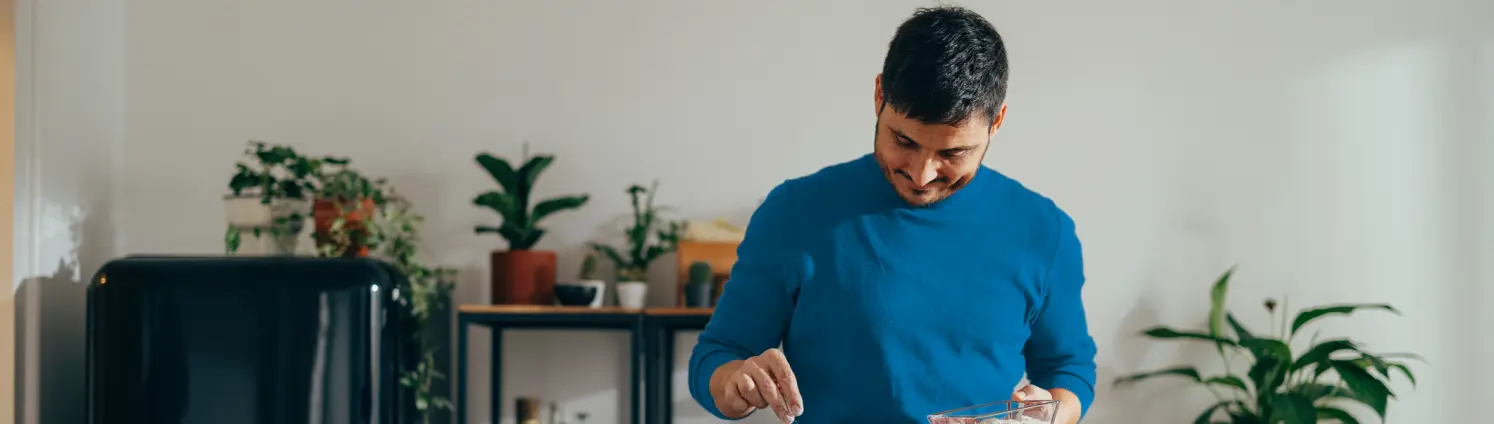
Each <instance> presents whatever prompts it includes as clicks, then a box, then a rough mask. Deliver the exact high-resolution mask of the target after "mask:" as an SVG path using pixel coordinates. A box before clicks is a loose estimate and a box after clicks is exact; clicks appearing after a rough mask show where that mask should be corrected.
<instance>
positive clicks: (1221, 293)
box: [1209, 267, 1235, 354]
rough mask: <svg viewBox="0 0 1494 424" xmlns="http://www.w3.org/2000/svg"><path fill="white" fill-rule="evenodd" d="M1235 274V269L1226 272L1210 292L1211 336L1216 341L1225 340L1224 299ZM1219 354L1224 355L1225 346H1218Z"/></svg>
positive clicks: (1231, 268)
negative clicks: (1232, 275)
mask: <svg viewBox="0 0 1494 424" xmlns="http://www.w3.org/2000/svg"><path fill="white" fill-rule="evenodd" d="M1234 272H1235V268H1234V267H1230V268H1229V269H1228V270H1225V271H1224V274H1223V275H1220V276H1219V279H1218V280H1216V281H1214V287H1213V289H1211V290H1210V292H1209V336H1211V337H1213V338H1214V339H1216V340H1217V339H1223V338H1225V337H1224V324H1225V322H1224V321H1225V314H1226V311H1225V310H1224V299H1225V297H1226V294H1227V293H1228V292H1229V277H1230V274H1233V273H1234ZM1218 348H1219V353H1221V354H1222V353H1224V345H1223V344H1220V345H1219V346H1218Z"/></svg>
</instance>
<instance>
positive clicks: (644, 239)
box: [592, 181, 685, 308]
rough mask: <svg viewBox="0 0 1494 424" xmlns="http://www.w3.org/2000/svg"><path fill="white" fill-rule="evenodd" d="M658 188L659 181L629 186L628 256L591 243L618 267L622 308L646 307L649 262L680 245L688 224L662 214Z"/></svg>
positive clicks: (618, 284)
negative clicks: (656, 199)
mask: <svg viewBox="0 0 1494 424" xmlns="http://www.w3.org/2000/svg"><path fill="white" fill-rule="evenodd" d="M658 189H659V182H658V181H655V182H654V184H653V186H652V187H650V188H643V186H640V185H637V184H634V185H632V186H631V187H628V196H629V197H631V198H632V202H633V223H632V224H631V225H629V226H628V227H627V228H626V229H625V230H624V231H623V235H624V236H626V237H627V242H628V246H627V254H626V255H624V254H622V253H621V252H619V251H618V250H617V249H615V248H613V247H612V246H608V245H605V244H600V243H594V244H592V248H593V249H596V251H598V252H601V253H602V254H604V255H607V258H608V259H611V260H612V263H613V265H615V266H616V269H617V296H618V303H619V304H621V305H622V306H623V307H629V308H641V307H643V298H644V295H645V294H646V293H647V290H648V283H647V282H646V281H645V280H646V279H647V278H648V266H649V264H651V263H653V261H654V260H655V259H658V258H659V257H660V256H664V255H665V254H667V253H670V252H674V250H675V249H676V248H678V247H679V241H680V232H681V231H683V230H684V227H685V223H684V221H665V220H664V219H663V218H661V217H660V216H659V211H660V209H661V208H658V207H655V206H654V193H655V192H657V191H658Z"/></svg>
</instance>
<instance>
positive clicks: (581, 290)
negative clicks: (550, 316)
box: [555, 284, 597, 306]
mask: <svg viewBox="0 0 1494 424" xmlns="http://www.w3.org/2000/svg"><path fill="white" fill-rule="evenodd" d="M596 297H597V288H596V287H588V286H579V285H574V284H556V285H555V300H558V301H560V304H561V305H564V306H590V305H591V301H592V299H596Z"/></svg>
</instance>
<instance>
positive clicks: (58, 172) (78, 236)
mask: <svg viewBox="0 0 1494 424" xmlns="http://www.w3.org/2000/svg"><path fill="white" fill-rule="evenodd" d="M17 3H18V4H17V14H16V21H17V22H16V24H17V32H18V34H17V68H18V69H17V75H16V78H17V90H16V91H17V93H16V97H17V104H18V105H17V117H16V118H17V119H16V121H17V122H16V132H17V137H16V169H15V172H16V206H15V207H16V211H15V212H16V215H15V255H16V256H15V269H14V274H15V275H14V277H15V281H17V282H19V283H20V286H19V287H17V288H16V289H17V290H18V292H17V298H18V299H21V300H20V301H19V302H18V303H19V304H18V305H17V308H16V309H17V311H16V314H17V315H18V317H17V318H18V319H17V330H18V333H19V334H18V335H17V336H16V337H17V339H19V342H20V343H18V345H19V346H20V348H19V349H17V353H16V354H17V361H16V362H17V367H18V370H17V377H18V378H19V379H20V380H21V382H20V383H19V384H18V386H20V390H19V392H20V393H19V394H18V397H20V399H18V401H17V402H16V404H17V409H18V411H17V415H18V416H19V418H20V419H19V420H17V421H19V422H23V423H39V422H48V423H56V422H82V421H83V418H84V416H83V409H82V408H80V407H79V405H80V403H81V401H82V389H83V381H84V380H83V378H84V377H83V370H82V365H83V354H84V352H83V346H84V339H83V329H84V290H83V289H84V285H83V284H82V283H80V282H81V281H86V280H87V278H88V277H89V276H90V275H91V273H92V272H93V271H94V270H96V269H97V268H98V266H99V265H101V264H102V263H103V262H105V261H107V260H108V259H109V258H111V257H113V256H116V255H118V253H119V252H120V251H119V250H117V248H116V247H117V246H116V245H115V241H114V237H115V235H116V234H118V233H120V227H119V225H118V224H117V222H115V221H114V216H115V215H114V211H115V208H116V203H115V199H117V197H115V196H116V195H117V194H120V193H121V190H120V189H119V188H118V187H117V186H116V184H119V183H123V182H122V181H120V180H119V177H120V175H121V173H120V168H119V166H118V164H119V163H120V162H119V160H118V155H119V154H120V152H121V151H123V149H124V147H125V142H124V125H125V122H124V113H123V106H124V103H123V102H124V81H125V78H124V41H123V38H122V36H123V35H124V34H125V31H124V26H123V24H124V20H123V11H124V8H123V6H124V2H123V1H122V0H19V1H18V2H17Z"/></svg>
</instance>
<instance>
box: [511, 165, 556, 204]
mask: <svg viewBox="0 0 1494 424" xmlns="http://www.w3.org/2000/svg"><path fill="white" fill-rule="evenodd" d="M554 161H555V157H554V156H549V155H535V156H534V157H531V158H529V162H525V163H524V166H523V167H520V168H519V187H518V192H519V194H520V196H519V197H521V198H524V199H528V198H529V194H530V190H532V189H533V188H534V183H535V181H538V180H539V176H540V174H541V173H544V172H545V168H549V167H550V163H551V162H554Z"/></svg>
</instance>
